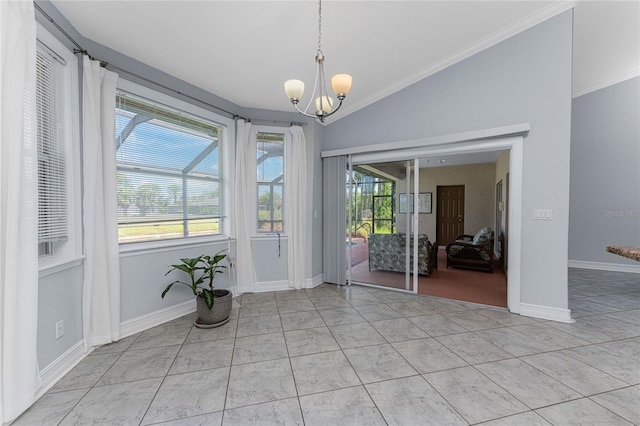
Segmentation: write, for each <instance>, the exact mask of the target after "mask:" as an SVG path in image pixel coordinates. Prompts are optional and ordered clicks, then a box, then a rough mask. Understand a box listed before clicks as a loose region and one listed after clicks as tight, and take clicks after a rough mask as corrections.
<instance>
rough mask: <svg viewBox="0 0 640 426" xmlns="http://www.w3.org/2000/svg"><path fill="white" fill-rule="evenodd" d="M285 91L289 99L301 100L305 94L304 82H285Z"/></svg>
mask: <svg viewBox="0 0 640 426" xmlns="http://www.w3.org/2000/svg"><path fill="white" fill-rule="evenodd" d="M284 91H285V93H286V94H287V97H288V98H289V99H300V98H302V94H303V93H304V82H303V81H300V80H287V81H285V82H284Z"/></svg>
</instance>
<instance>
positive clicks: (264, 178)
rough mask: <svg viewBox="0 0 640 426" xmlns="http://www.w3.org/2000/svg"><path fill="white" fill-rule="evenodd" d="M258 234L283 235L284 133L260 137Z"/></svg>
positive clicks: (258, 139) (258, 152)
mask: <svg viewBox="0 0 640 426" xmlns="http://www.w3.org/2000/svg"><path fill="white" fill-rule="evenodd" d="M256 139H257V140H256V141H257V164H258V170H257V184H258V232H259V233H267V232H283V230H284V221H283V214H282V213H283V210H282V209H283V203H284V200H283V190H284V142H285V136H284V133H266V132H258V134H257V138H256Z"/></svg>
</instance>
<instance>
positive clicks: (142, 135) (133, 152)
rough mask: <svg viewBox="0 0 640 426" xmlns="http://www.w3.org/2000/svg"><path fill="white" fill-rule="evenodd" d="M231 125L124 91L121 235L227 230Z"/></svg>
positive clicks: (126, 238)
mask: <svg viewBox="0 0 640 426" xmlns="http://www.w3.org/2000/svg"><path fill="white" fill-rule="evenodd" d="M203 115H204V114H203ZM225 131H226V128H225V126H223V125H221V124H219V123H216V122H214V121H211V120H209V119H205V118H202V117H201V116H198V115H194V114H191V113H190V112H186V111H184V110H182V109H177V108H174V107H172V106H168V105H165V104H161V103H158V102H154V101H151V100H148V99H146V98H143V97H140V96H137V95H134V94H131V93H128V92H125V91H122V90H120V91H118V93H117V97H116V146H117V156H116V158H117V167H118V170H117V182H116V184H117V198H118V232H119V241H120V243H128V242H137V241H151V240H163V239H171V238H183V237H193V236H203V235H219V234H221V233H222V219H223V216H224V214H223V212H224V209H223V198H224V196H223V195H224V193H223V179H222V163H223V161H222V140H223V133H224V132H225Z"/></svg>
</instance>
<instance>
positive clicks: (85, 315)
mask: <svg viewBox="0 0 640 426" xmlns="http://www.w3.org/2000/svg"><path fill="white" fill-rule="evenodd" d="M82 76H83V77H82V118H83V151H82V152H83V171H84V236H85V255H86V259H85V262H84V285H83V306H82V321H83V323H82V331H83V336H84V350H85V352H86V351H87V350H89V348H91V347H92V346H96V345H102V344H105V343H110V342H112V341H115V340H118V339H119V338H120V263H119V262H120V259H119V249H118V201H117V190H116V185H115V182H116V143H115V140H116V139H115V111H116V102H115V99H116V82H117V79H118V75H117V74H115V73H113V72H111V71H107V70H105V69H104V68H102V67H100V63H99V62H98V61H91V60H90V59H89V58H88V57H87V56H84V57H83V58H82Z"/></svg>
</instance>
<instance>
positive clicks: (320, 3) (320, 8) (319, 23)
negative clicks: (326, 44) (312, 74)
mask: <svg viewBox="0 0 640 426" xmlns="http://www.w3.org/2000/svg"><path fill="white" fill-rule="evenodd" d="M318 52H322V0H318Z"/></svg>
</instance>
